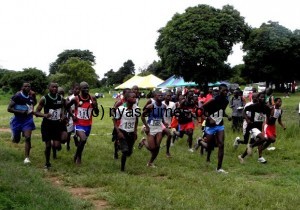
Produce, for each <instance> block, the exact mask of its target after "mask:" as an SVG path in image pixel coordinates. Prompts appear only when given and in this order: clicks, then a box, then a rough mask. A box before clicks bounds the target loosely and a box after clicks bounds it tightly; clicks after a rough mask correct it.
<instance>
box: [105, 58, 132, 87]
mask: <svg viewBox="0 0 300 210" xmlns="http://www.w3.org/2000/svg"><path fill="white" fill-rule="evenodd" d="M134 66H135V65H134V63H133V62H132V60H127V61H126V62H124V63H123V66H122V67H120V68H119V70H118V71H117V72H114V71H113V69H111V70H109V71H108V72H106V73H105V74H104V77H105V79H106V80H103V79H102V80H103V81H102V82H101V84H103V82H104V81H105V82H106V85H107V86H113V85H116V84H120V83H123V82H125V81H126V79H128V78H131V77H133V76H134V72H135V67H134Z"/></svg>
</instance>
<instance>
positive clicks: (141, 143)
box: [138, 137, 146, 149]
mask: <svg viewBox="0 0 300 210" xmlns="http://www.w3.org/2000/svg"><path fill="white" fill-rule="evenodd" d="M145 141H146V138H145V137H143V138H142V139H141V141H140V143H139V146H138V148H139V149H142V148H143V146H144V145H145Z"/></svg>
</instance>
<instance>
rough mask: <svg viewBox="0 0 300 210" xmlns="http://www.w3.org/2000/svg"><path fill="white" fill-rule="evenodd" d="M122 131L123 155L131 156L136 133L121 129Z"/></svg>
mask: <svg viewBox="0 0 300 210" xmlns="http://www.w3.org/2000/svg"><path fill="white" fill-rule="evenodd" d="M120 131H121V132H122V133H123V135H124V139H120V147H121V151H122V152H123V153H126V154H127V156H130V155H131V154H132V150H133V145H134V132H130V133H128V132H126V131H124V130H121V129H120Z"/></svg>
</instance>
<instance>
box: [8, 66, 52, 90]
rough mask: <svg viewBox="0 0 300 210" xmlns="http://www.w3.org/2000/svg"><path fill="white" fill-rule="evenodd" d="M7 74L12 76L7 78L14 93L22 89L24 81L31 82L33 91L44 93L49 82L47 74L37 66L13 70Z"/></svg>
mask: <svg viewBox="0 0 300 210" xmlns="http://www.w3.org/2000/svg"><path fill="white" fill-rule="evenodd" d="M7 75H8V76H10V78H7V81H8V86H9V87H10V89H11V90H12V91H13V92H14V93H15V92H17V91H19V90H20V88H21V87H22V85H23V83H24V82H29V83H30V84H31V89H32V90H33V91H35V92H36V93H38V94H43V93H44V92H45V90H46V89H47V85H48V83H49V82H48V78H47V76H46V74H45V73H44V72H43V71H41V70H39V69H36V68H25V69H24V70H23V71H12V72H11V73H10V74H7Z"/></svg>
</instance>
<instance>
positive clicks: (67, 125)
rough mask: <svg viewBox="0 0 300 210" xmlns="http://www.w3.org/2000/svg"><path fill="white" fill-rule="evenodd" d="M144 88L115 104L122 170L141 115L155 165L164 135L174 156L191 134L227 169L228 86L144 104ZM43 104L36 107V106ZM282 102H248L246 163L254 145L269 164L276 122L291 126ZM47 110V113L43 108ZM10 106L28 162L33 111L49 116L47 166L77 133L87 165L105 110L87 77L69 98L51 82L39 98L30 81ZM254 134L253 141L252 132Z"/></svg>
mask: <svg viewBox="0 0 300 210" xmlns="http://www.w3.org/2000/svg"><path fill="white" fill-rule="evenodd" d="M138 102H139V90H138V87H137V86H134V87H132V89H129V88H127V89H124V90H123V97H121V98H120V99H119V100H118V101H116V103H115V104H114V105H113V107H112V108H111V109H110V114H111V116H112V120H113V126H114V128H113V132H112V140H113V142H114V158H115V159H119V152H121V153H122V156H121V171H125V165H126V160H127V157H129V156H131V154H132V152H133V147H134V144H135V141H136V140H137V129H138V120H139V118H141V120H142V123H143V128H142V132H143V133H144V134H145V135H146V138H145V137H143V138H142V139H141V141H140V142H139V144H138V148H139V149H141V148H143V147H145V148H147V149H148V150H149V152H150V158H149V160H148V162H147V164H146V165H147V166H148V167H156V165H155V164H154V162H155V160H156V158H157V156H158V154H159V151H160V148H161V146H160V144H161V141H162V139H163V136H166V137H167V140H166V156H167V157H171V153H170V146H171V145H172V144H174V142H175V139H176V138H178V137H181V138H182V137H183V136H184V135H186V136H187V142H188V151H190V152H194V149H197V148H199V147H201V150H200V151H202V153H203V151H204V150H205V151H206V152H207V157H206V161H207V162H210V157H211V153H212V151H213V150H214V148H215V147H217V148H218V155H217V157H218V163H217V168H216V171H217V172H219V173H227V172H226V171H225V170H224V169H223V168H222V163H223V157H224V140H225V128H224V121H223V118H224V117H227V118H228V120H231V119H232V117H231V116H229V115H227V114H226V112H225V110H226V108H227V106H228V104H229V100H228V88H227V86H226V85H224V84H221V85H220V86H219V88H218V91H216V90H215V91H213V90H212V89H209V91H208V94H207V95H206V96H205V95H204V93H203V92H200V94H199V95H197V94H195V93H194V91H192V90H189V91H187V92H186V94H185V95H183V94H180V92H179V91H178V93H177V94H174V93H172V92H171V91H168V92H166V93H162V92H160V91H155V92H153V97H152V98H150V99H149V100H148V101H147V102H146V104H145V106H144V107H143V108H140V107H139V106H138ZM36 104H38V105H37V108H36V109H35V110H34V109H33V107H34V106H35V105H36ZM281 104H282V101H281V99H280V98H275V99H274V100H271V99H267V101H266V97H265V93H254V94H253V96H252V101H251V102H249V103H248V104H246V105H245V106H244V107H243V117H244V123H243V134H244V139H243V140H241V139H240V138H239V137H237V138H236V139H235V140H234V147H235V148H237V147H238V145H239V144H245V145H247V147H246V149H245V152H244V153H243V154H241V155H239V156H238V159H239V161H240V162H241V163H244V158H245V157H246V156H247V155H251V153H252V150H253V148H254V147H258V151H259V159H258V161H259V162H261V163H265V162H266V160H265V159H264V158H263V156H262V153H263V150H264V149H266V148H267V147H268V146H269V145H270V144H271V143H273V142H275V140H276V129H275V128H276V126H275V122H276V120H277V119H278V122H279V124H280V125H281V126H282V127H283V128H284V129H286V127H285V125H284V124H283V123H282V121H281V116H282V110H281V108H280V107H281ZM42 110H43V112H42ZM8 111H9V112H11V113H14V116H13V118H12V120H11V123H10V126H11V130H12V140H13V142H15V143H18V142H19V141H20V138H21V134H22V135H23V136H24V138H25V159H24V163H25V164H28V163H30V159H29V155H30V148H31V133H32V130H34V129H35V125H34V121H33V116H34V115H35V116H36V117H43V121H42V124H41V134H42V140H43V142H45V168H50V167H51V163H50V156H51V151H52V153H53V158H56V156H57V154H56V153H57V151H59V150H60V149H61V144H63V143H66V144H67V149H68V150H69V149H70V138H71V136H72V132H74V133H75V135H74V136H73V138H74V142H75V145H76V147H77V148H76V153H75V155H74V162H75V163H76V164H81V160H82V153H83V150H84V147H85V144H86V141H87V139H88V137H89V134H90V131H91V126H92V117H93V116H98V115H99V109H98V104H97V100H96V98H95V97H94V96H91V95H90V94H89V85H88V84H87V83H86V82H81V83H80V84H77V85H74V87H73V89H72V92H71V93H70V94H69V96H67V97H66V98H65V97H64V91H63V89H62V88H59V87H58V84H57V83H54V82H52V83H50V84H49V93H48V94H46V95H45V96H43V97H41V99H40V101H39V102H37V100H36V97H35V93H34V92H33V91H31V87H30V83H28V82H25V83H24V84H23V86H22V89H21V90H20V91H19V92H18V93H16V94H15V95H14V96H13V97H12V98H11V101H10V103H9V105H8ZM195 124H196V125H199V127H200V128H201V129H202V131H203V135H202V137H199V138H197V141H196V144H195V146H193V138H194V130H195V128H197V127H198V126H196V125H195ZM250 136H251V140H250V143H248V142H249V137H250Z"/></svg>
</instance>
